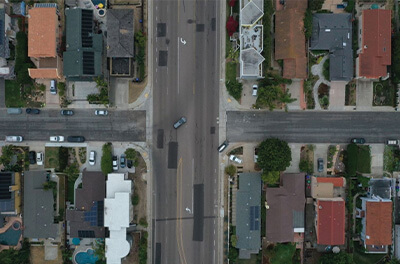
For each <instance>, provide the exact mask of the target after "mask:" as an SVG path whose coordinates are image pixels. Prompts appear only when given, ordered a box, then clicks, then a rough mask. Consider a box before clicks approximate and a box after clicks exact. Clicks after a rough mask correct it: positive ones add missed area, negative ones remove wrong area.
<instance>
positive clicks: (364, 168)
mask: <svg viewBox="0 0 400 264" xmlns="http://www.w3.org/2000/svg"><path fill="white" fill-rule="evenodd" d="M357 171H358V172H361V173H371V149H370V147H369V146H368V145H363V146H358V155H357Z"/></svg>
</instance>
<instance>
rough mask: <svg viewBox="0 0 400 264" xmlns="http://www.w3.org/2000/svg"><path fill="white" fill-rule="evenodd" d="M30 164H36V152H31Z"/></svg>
mask: <svg viewBox="0 0 400 264" xmlns="http://www.w3.org/2000/svg"><path fill="white" fill-rule="evenodd" d="M28 157H29V163H30V164H36V152H35V151H29V155H28Z"/></svg>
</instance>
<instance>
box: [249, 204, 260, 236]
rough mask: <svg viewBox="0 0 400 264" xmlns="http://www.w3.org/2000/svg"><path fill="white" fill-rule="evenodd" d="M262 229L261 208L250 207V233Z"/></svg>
mask: <svg viewBox="0 0 400 264" xmlns="http://www.w3.org/2000/svg"><path fill="white" fill-rule="evenodd" d="M259 229H260V206H250V231H254V230H259Z"/></svg>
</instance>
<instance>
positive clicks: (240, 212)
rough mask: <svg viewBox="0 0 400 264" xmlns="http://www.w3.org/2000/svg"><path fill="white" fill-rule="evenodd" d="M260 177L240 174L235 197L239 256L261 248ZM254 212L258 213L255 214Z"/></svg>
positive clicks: (253, 174) (254, 174)
mask: <svg viewBox="0 0 400 264" xmlns="http://www.w3.org/2000/svg"><path fill="white" fill-rule="evenodd" d="M260 204H261V176H260V173H241V174H240V175H239V190H238V192H237V196H236V236H237V238H238V240H237V243H236V247H237V248H238V249H239V250H240V253H239V254H240V256H243V257H244V256H248V255H249V254H246V251H247V252H248V251H250V253H254V252H258V250H259V249H260V246H261V207H260ZM254 211H258V213H255V212H254Z"/></svg>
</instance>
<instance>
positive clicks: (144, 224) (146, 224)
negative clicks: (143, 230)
mask: <svg viewBox="0 0 400 264" xmlns="http://www.w3.org/2000/svg"><path fill="white" fill-rule="evenodd" d="M139 225H141V226H143V227H147V226H148V223H147V220H146V218H145V217H142V218H140V220H139Z"/></svg>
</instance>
